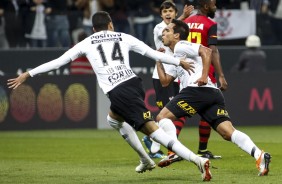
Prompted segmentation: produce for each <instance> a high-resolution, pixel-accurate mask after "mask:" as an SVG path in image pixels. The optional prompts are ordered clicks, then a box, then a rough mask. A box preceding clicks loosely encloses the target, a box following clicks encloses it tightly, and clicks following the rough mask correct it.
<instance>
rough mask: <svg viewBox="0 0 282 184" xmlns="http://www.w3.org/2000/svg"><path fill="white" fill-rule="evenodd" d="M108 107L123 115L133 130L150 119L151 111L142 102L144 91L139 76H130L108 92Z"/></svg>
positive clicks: (151, 118)
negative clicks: (130, 77) (109, 104)
mask: <svg viewBox="0 0 282 184" xmlns="http://www.w3.org/2000/svg"><path fill="white" fill-rule="evenodd" d="M108 96H109V99H110V101H111V106H110V109H111V110H112V111H113V112H114V113H116V114H118V115H120V116H121V117H123V119H124V120H125V121H126V122H127V123H128V124H130V125H131V126H132V127H133V128H134V129H135V130H137V131H138V130H139V129H140V128H141V127H142V126H143V125H144V123H145V122H148V121H152V120H153V117H152V115H151V112H150V111H149V110H148V109H147V108H146V106H145V103H144V98H145V91H144V87H143V84H142V80H141V79H140V78H137V77H135V78H132V79H130V80H128V81H125V82H123V83H122V84H120V85H118V86H117V87H115V88H114V89H113V90H111V91H110V92H109V93H108Z"/></svg>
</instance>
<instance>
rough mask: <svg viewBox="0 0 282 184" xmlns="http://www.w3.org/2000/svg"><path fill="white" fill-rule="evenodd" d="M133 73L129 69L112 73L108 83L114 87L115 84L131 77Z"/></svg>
mask: <svg viewBox="0 0 282 184" xmlns="http://www.w3.org/2000/svg"><path fill="white" fill-rule="evenodd" d="M133 75H134V73H133V71H132V70H131V69H126V70H122V71H118V72H115V73H112V74H111V75H110V76H109V77H108V80H109V82H110V83H111V84H112V85H114V84H116V83H119V82H121V81H123V80H126V79H128V78H129V77H131V76H133Z"/></svg>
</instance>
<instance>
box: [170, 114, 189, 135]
mask: <svg viewBox="0 0 282 184" xmlns="http://www.w3.org/2000/svg"><path fill="white" fill-rule="evenodd" d="M185 121H186V119H185V117H181V118H178V119H177V120H175V121H173V124H174V126H175V128H176V136H177V137H178V136H179V134H180V132H181V130H182V128H183V126H184V124H185Z"/></svg>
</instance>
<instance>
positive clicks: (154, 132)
mask: <svg viewBox="0 0 282 184" xmlns="http://www.w3.org/2000/svg"><path fill="white" fill-rule="evenodd" d="M164 109H166V108H164ZM162 111H163V110H162ZM140 131H141V132H143V133H144V134H146V135H149V136H150V137H151V138H152V139H154V140H155V141H156V142H159V143H160V144H162V145H163V146H165V147H166V148H168V149H170V150H172V151H174V152H175V153H176V154H177V155H179V156H181V157H182V158H183V159H185V160H188V161H190V162H193V163H195V164H196V165H197V166H198V168H199V169H200V172H201V173H202V179H203V181H209V180H210V179H211V177H212V175H211V172H210V170H209V167H210V162H209V160H208V159H206V158H202V157H199V156H197V155H196V154H195V153H193V152H192V151H191V150H189V149H188V148H187V147H185V146H184V145H183V144H181V143H180V142H179V141H178V140H177V139H174V138H172V137H171V136H169V135H168V134H166V133H165V132H164V131H163V130H162V129H161V128H159V127H158V126H157V125H156V124H155V122H153V121H149V122H147V123H145V124H144V125H143V126H142V128H141V129H140Z"/></svg>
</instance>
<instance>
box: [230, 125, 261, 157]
mask: <svg viewBox="0 0 282 184" xmlns="http://www.w3.org/2000/svg"><path fill="white" fill-rule="evenodd" d="M231 141H232V142H233V143H234V144H236V145H237V146H238V147H239V148H241V149H242V150H244V151H245V152H247V153H249V154H250V155H251V156H253V157H255V159H256V160H257V159H258V158H259V156H260V154H261V150H260V149H259V148H258V147H257V146H256V145H255V143H254V142H253V141H252V140H251V139H250V137H249V136H248V135H246V134H245V133H243V132H241V131H239V130H235V131H234V132H233V134H232V135H231Z"/></svg>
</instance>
